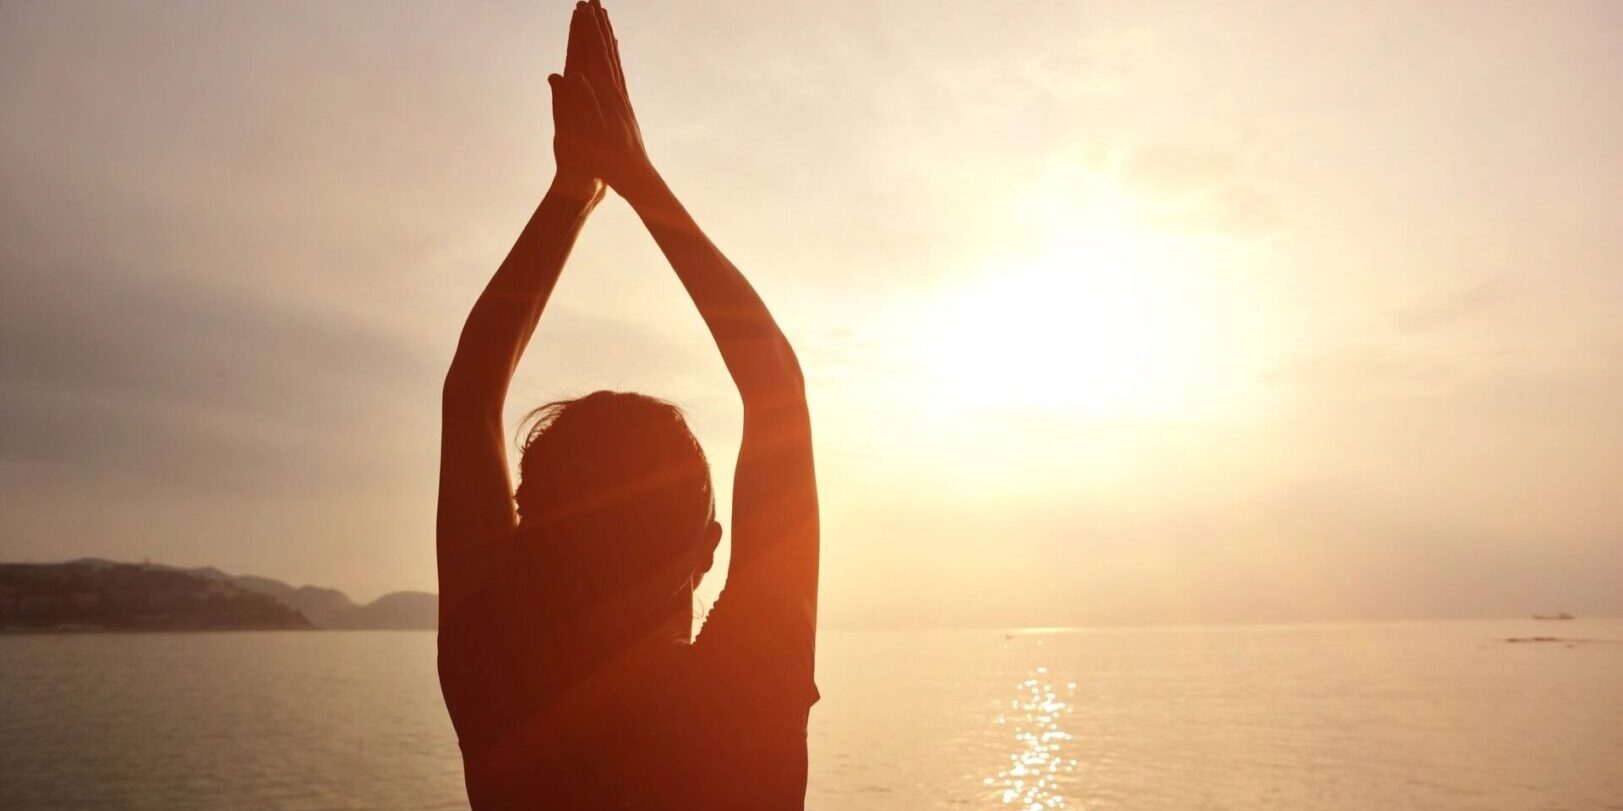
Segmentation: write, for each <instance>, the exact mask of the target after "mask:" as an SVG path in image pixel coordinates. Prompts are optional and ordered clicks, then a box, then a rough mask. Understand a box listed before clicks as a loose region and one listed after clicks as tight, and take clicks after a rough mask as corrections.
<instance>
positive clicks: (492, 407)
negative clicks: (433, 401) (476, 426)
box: [440, 361, 503, 416]
mask: <svg viewBox="0 0 1623 811" xmlns="http://www.w3.org/2000/svg"><path fill="white" fill-rule="evenodd" d="M502 399H503V392H501V391H499V390H496V388H495V387H493V386H491V385H490V382H489V376H488V375H484V374H480V373H479V370H477V369H472V368H469V366H468V365H467V364H466V363H461V362H457V361H453V362H452V363H451V369H450V371H448V372H446V373H445V383H444V385H443V386H442V387H441V389H440V409H441V411H442V412H443V413H444V414H446V415H448V416H451V415H455V416H481V415H487V414H490V413H495V414H497V415H500V413H501V408H502Z"/></svg>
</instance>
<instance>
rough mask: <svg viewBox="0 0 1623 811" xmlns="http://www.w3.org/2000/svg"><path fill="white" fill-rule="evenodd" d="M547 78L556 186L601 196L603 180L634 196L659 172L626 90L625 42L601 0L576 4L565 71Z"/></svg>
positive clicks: (567, 190) (588, 196) (570, 24)
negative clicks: (622, 60) (616, 34)
mask: <svg viewBox="0 0 1623 811" xmlns="http://www.w3.org/2000/svg"><path fill="white" fill-rule="evenodd" d="M547 83H548V84H549V85H551V87H552V118H553V124H554V127H555V134H554V136H553V153H554V155H555V157H556V159H557V165H558V174H557V177H556V178H555V179H554V181H553V183H554V185H555V186H557V187H560V189H561V190H562V191H564V192H566V193H570V194H573V195H577V196H581V197H585V198H588V199H591V200H596V199H598V198H600V197H601V196H602V194H603V189H604V184H607V185H608V186H610V187H612V188H614V189H615V191H618V192H620V194H621V195H624V196H629V195H630V194H631V193H633V190H634V189H637V188H638V187H640V186H643V185H645V184H646V183H647V182H648V181H649V180H651V179H652V178H654V177H655V174H654V168H653V164H651V163H650V162H649V160H648V153H647V151H646V150H645V149H644V148H643V143H642V131H641V130H640V129H639V128H638V126H637V115H636V113H635V112H633V111H632V109H631V100H630V97H629V96H628V95H627V93H626V82H625V72H624V71H623V70H621V68H620V43H619V41H618V40H616V39H615V37H614V27H613V26H612V25H611V24H610V23H609V13H608V11H606V10H605V9H604V8H603V6H602V4H601V3H599V2H598V0H590V2H580V3H576V4H575V16H574V18H573V19H572V20H570V23H569V47H568V54H567V56H566V57H565V59H564V72H563V74H562V75H559V74H556V73H554V74H552V75H551V76H548V77H547Z"/></svg>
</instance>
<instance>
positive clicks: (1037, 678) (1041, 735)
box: [983, 667, 1076, 811]
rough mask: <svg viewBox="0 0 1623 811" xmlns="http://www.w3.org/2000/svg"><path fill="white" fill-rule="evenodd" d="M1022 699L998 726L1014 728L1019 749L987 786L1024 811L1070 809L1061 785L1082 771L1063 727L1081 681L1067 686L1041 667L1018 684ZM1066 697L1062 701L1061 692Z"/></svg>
mask: <svg viewBox="0 0 1623 811" xmlns="http://www.w3.org/2000/svg"><path fill="white" fill-rule="evenodd" d="M1015 690H1016V691H1017V693H1016V697H1015V698H1013V699H1010V701H1009V707H1008V710H1007V711H1005V712H1004V713H1002V714H1000V715H998V717H997V719H996V723H997V724H999V725H1008V726H1012V727H1014V743H1015V745H1014V750H1013V751H1012V752H1010V753H1009V766H1008V767H1007V768H1005V769H1000V770H998V773H997V774H996V775H995V776H993V777H988V778H986V779H985V780H984V781H983V782H984V783H985V784H986V785H987V786H991V787H993V788H994V789H996V790H998V795H997V796H998V799H1000V800H1002V801H1003V804H1004V805H1012V806H1015V807H1017V808H1020V809H1023V811H1046V810H1047V809H1054V808H1065V807H1066V802H1065V795H1064V793H1063V791H1062V787H1061V785H1060V783H1061V780H1062V778H1063V776H1065V775H1068V774H1070V773H1072V772H1074V771H1075V770H1076V760H1075V759H1073V758H1067V757H1065V752H1064V747H1065V743H1066V742H1067V741H1069V740H1070V739H1071V734H1070V733H1069V732H1067V731H1065V729H1064V724H1063V723H1062V722H1063V721H1064V720H1065V719H1066V718H1068V717H1069V716H1070V714H1071V703H1070V702H1069V701H1068V700H1066V699H1069V698H1070V697H1071V695H1072V694H1073V693H1075V691H1076V682H1068V683H1066V684H1065V685H1063V687H1061V686H1058V685H1056V684H1055V683H1054V682H1053V681H1052V680H1051V679H1050V677H1049V674H1048V668H1046V667H1039V668H1036V669H1034V670H1032V671H1031V672H1030V673H1028V674H1027V678H1026V680H1025V681H1022V682H1020V683H1019V684H1018V685H1016V686H1015ZM1062 691H1063V693H1064V698H1061V692H1062Z"/></svg>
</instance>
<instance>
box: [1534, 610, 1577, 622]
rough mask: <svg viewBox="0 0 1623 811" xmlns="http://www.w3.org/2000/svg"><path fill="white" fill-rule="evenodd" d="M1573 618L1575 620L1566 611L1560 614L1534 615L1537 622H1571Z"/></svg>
mask: <svg viewBox="0 0 1623 811" xmlns="http://www.w3.org/2000/svg"><path fill="white" fill-rule="evenodd" d="M1572 618H1573V617H1572V615H1571V614H1568V613H1567V612H1565V611H1562V612H1561V613H1559V614H1534V615H1533V619H1536V620H1570V619H1572Z"/></svg>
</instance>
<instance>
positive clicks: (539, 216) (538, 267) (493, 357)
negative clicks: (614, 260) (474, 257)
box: [445, 183, 597, 410]
mask: <svg viewBox="0 0 1623 811" xmlns="http://www.w3.org/2000/svg"><path fill="white" fill-rule="evenodd" d="M596 204H597V197H596V195H594V194H593V193H591V192H590V191H587V190H585V189H582V188H580V187H578V186H573V185H563V184H558V183H554V184H553V186H552V187H551V188H550V189H548V191H547V194H546V196H545V197H543V198H542V200H541V203H540V205H538V206H537V207H536V210H535V213H534V214H532V215H531V216H530V220H529V222H528V223H527V224H526V225H525V226H524V230H523V232H521V233H520V234H519V238H518V240H517V241H516V242H515V243H514V244H513V248H512V250H511V251H509V252H508V254H507V258H506V259H505V260H503V261H502V264H501V267H500V268H498V269H497V270H496V274H495V275H494V276H493V277H492V278H491V280H490V283H489V284H488V285H486V286H485V290H484V292H483V293H481V294H480V296H479V300H478V301H477V302H475V304H474V306H473V310H472V312H471V313H469V315H468V320H467V322H466V323H465V324H464V325H463V327H462V336H461V339H460V340H459V341H458V343H457V349H456V356H455V357H454V358H453V360H452V361H451V369H450V371H449V372H448V373H447V375H446V381H445V396H446V400H447V403H448V404H449V403H451V402H453V401H454V402H456V403H459V404H460V405H463V406H470V407H486V408H495V409H497V410H499V409H500V407H501V402H502V400H503V399H504V398H505V396H506V393H507V384H508V382H509V381H510V380H511V378H512V375H513V370H514V369H515V368H516V367H517V365H518V360H519V357H520V356H521V355H522V354H523V352H524V348H525V346H526V345H528V343H529V341H530V336H531V334H533V333H534V332H535V326H536V323H537V322H538V321H539V320H540V318H541V311H542V310H543V309H544V308H545V306H546V303H547V299H548V297H550V296H551V295H552V289H553V287H554V286H555V285H556V284H557V282H558V276H559V274H560V273H561V272H562V271H563V266H564V262H565V260H567V259H568V258H569V252H570V250H571V249H572V248H573V247H574V245H575V239H576V238H577V237H578V236H579V235H580V230H581V227H582V226H583V225H584V224H585V222H586V218H587V215H589V214H590V213H591V211H592V209H593V208H594V207H595V206H596Z"/></svg>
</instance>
